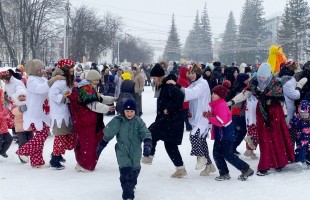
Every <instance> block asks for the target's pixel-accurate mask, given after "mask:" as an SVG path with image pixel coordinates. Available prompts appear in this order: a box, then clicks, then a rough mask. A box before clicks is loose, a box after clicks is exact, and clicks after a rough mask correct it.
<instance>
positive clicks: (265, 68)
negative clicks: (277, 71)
mask: <svg viewBox="0 0 310 200" xmlns="http://www.w3.org/2000/svg"><path fill="white" fill-rule="evenodd" d="M270 75H271V66H270V64H269V63H266V62H264V63H262V64H261V65H260V66H259V68H258V70H257V76H258V77H265V78H268V77H270Z"/></svg>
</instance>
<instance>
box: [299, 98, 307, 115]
mask: <svg viewBox="0 0 310 200" xmlns="http://www.w3.org/2000/svg"><path fill="white" fill-rule="evenodd" d="M298 112H299V113H301V112H303V113H310V102H309V101H308V100H302V101H301V102H300V105H299V106H298Z"/></svg>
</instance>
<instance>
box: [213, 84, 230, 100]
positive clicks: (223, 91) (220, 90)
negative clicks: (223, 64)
mask: <svg viewBox="0 0 310 200" xmlns="http://www.w3.org/2000/svg"><path fill="white" fill-rule="evenodd" d="M229 85H231V84H230V81H228V80H226V81H224V82H223V85H218V86H215V87H214V88H213V89H212V92H213V93H214V94H216V95H217V96H219V97H220V98H221V99H225V98H226V96H227V94H228V93H229V89H228V88H227V86H229Z"/></svg>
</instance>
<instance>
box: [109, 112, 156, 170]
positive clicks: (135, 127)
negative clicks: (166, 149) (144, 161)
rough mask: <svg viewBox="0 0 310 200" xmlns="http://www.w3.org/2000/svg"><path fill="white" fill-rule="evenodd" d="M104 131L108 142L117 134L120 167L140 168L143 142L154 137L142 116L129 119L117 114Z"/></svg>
mask: <svg viewBox="0 0 310 200" xmlns="http://www.w3.org/2000/svg"><path fill="white" fill-rule="evenodd" d="M103 132H104V137H103V140H105V141H106V142H109V141H110V140H112V139H113V137H114V136H115V135H116V141H117V143H116V145H115V152H116V157H117V162H118V165H119V167H120V168H124V167H132V168H133V169H136V168H140V159H141V156H142V149H141V143H142V142H143V141H144V139H146V138H149V139H151V138H152V137H151V132H150V131H149V130H148V129H147V128H146V125H145V123H144V122H143V120H142V119H141V118H140V117H137V116H134V118H132V119H131V120H128V119H127V118H126V117H125V116H122V115H120V116H116V117H114V118H113V119H112V120H111V121H110V122H109V123H108V124H107V126H106V127H105V128H104V129H103Z"/></svg>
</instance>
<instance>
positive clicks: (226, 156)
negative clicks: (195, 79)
mask: <svg viewBox="0 0 310 200" xmlns="http://www.w3.org/2000/svg"><path fill="white" fill-rule="evenodd" d="M223 85H225V84H224V83H223ZM223 85H218V86H216V87H214V88H213V89H212V92H213V94H212V101H211V102H210V104H209V105H210V107H211V112H210V111H208V112H205V113H204V117H207V118H208V119H209V122H210V123H211V124H212V125H213V126H212V138H213V139H214V140H215V141H214V146H213V158H214V160H215V164H216V167H217V168H218V170H219V173H220V176H218V177H216V178H215V180H217V181H224V180H229V179H230V175H229V170H228V167H227V164H226V161H228V162H229V163H230V164H231V165H233V166H234V167H236V168H237V169H238V170H240V171H241V172H242V174H241V175H240V176H239V177H238V179H239V180H242V181H244V180H246V179H247V178H248V177H249V176H252V175H253V174H254V171H253V170H252V169H251V168H250V166H249V165H248V164H247V163H246V162H244V161H243V160H241V159H240V158H239V157H238V156H237V155H235V154H234V153H233V146H234V140H235V139H236V135H235V133H234V126H233V124H232V114H231V112H230V110H229V108H228V106H227V103H226V102H225V100H224V99H225V97H226V96H227V94H228V92H229V90H228V89H227V88H226V87H225V86H223Z"/></svg>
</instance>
